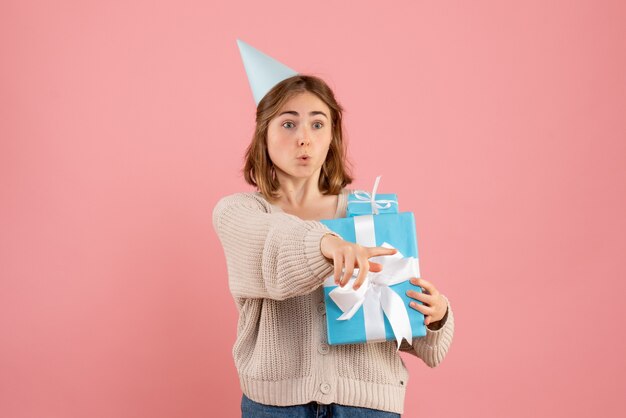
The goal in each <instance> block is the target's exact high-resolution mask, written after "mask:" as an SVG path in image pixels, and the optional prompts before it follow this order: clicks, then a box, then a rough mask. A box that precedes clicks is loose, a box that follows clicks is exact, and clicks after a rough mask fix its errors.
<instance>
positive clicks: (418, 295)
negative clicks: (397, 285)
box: [406, 290, 434, 306]
mask: <svg viewBox="0 0 626 418" xmlns="http://www.w3.org/2000/svg"><path fill="white" fill-rule="evenodd" d="M406 295H407V296H408V297H410V298H413V299H417V300H419V301H420V302H424V303H425V304H426V305H429V306H432V304H433V301H434V297H433V296H431V295H427V294H426V293H423V292H418V291H416V290H407V291H406Z"/></svg>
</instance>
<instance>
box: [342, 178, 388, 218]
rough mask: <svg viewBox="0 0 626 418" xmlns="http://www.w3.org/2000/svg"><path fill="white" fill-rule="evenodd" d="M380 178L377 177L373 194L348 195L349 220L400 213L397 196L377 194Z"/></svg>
mask: <svg viewBox="0 0 626 418" xmlns="http://www.w3.org/2000/svg"><path fill="white" fill-rule="evenodd" d="M379 181H380V176H378V177H376V182H375V183H374V189H373V190H372V193H368V192H366V191H362V190H356V191H354V192H353V193H350V194H349V195H348V208H347V209H346V215H347V217H348V218H350V217H353V216H359V215H378V214H384V213H398V212H399V209H398V196H397V195H395V194H376V190H377V189H378V182H379Z"/></svg>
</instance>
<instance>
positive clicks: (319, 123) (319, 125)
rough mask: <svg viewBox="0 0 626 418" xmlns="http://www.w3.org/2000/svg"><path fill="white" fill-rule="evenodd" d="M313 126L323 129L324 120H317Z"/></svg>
mask: <svg viewBox="0 0 626 418" xmlns="http://www.w3.org/2000/svg"><path fill="white" fill-rule="evenodd" d="M313 126H315V127H316V128H317V129H322V127H323V126H324V125H323V124H322V122H315V123H314V124H313Z"/></svg>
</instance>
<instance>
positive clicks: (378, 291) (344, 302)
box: [324, 215, 420, 349]
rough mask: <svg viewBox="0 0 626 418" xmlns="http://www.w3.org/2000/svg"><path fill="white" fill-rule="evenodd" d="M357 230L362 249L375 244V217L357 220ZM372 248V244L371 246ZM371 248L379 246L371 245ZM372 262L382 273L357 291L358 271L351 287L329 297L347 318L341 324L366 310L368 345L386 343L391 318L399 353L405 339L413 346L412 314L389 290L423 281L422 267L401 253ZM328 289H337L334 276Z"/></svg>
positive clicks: (371, 275)
mask: <svg viewBox="0 0 626 418" xmlns="http://www.w3.org/2000/svg"><path fill="white" fill-rule="evenodd" d="M354 220H355V230H356V231H357V234H356V236H357V242H358V243H359V244H361V245H365V244H362V242H363V241H362V240H365V238H367V241H373V242H374V243H375V241H376V240H375V236H373V234H374V218H373V216H372V215H363V216H356V217H355V218H354ZM368 244H369V243H368ZM367 246H375V244H374V245H367ZM382 246H383V247H385V248H394V247H393V246H392V245H390V244H388V243H386V242H385V243H383V245H382ZM370 260H372V261H373V262H376V263H380V264H382V265H383V270H382V271H380V272H371V271H369V272H368V273H367V275H366V276H365V280H364V282H363V284H362V285H361V287H360V288H359V289H358V290H354V289H353V286H354V282H355V281H356V278H357V277H358V275H359V269H358V268H355V269H354V272H353V273H352V277H351V278H350V280H349V282H348V284H346V286H345V287H343V288H342V287H340V286H337V287H336V288H335V289H333V290H332V291H331V292H330V293H329V296H330V298H331V299H332V300H333V302H335V303H336V304H337V306H338V307H339V309H341V311H342V312H343V314H342V315H341V316H340V317H339V318H338V320H341V321H345V320H349V319H350V318H352V317H353V316H354V314H355V313H356V312H357V311H358V310H359V308H360V307H361V306H363V316H364V321H365V338H366V340H367V341H373V340H379V341H380V340H385V339H386V338H385V337H386V335H385V321H384V317H383V314H384V315H385V316H387V319H388V320H389V323H390V324H391V329H392V330H393V334H394V337H395V338H396V342H397V343H398V349H400V345H401V344H402V339H403V338H405V339H406V340H407V341H408V342H409V344H410V343H411V340H412V338H413V335H412V330H411V322H410V320H409V313H408V312H407V309H406V306H405V305H404V301H403V300H402V298H401V297H400V296H399V295H398V294H397V293H396V292H394V291H393V290H391V289H390V288H389V286H392V285H394V284H398V283H402V282H403V281H405V280H408V279H410V278H412V277H419V276H420V272H419V263H418V259H417V258H415V257H404V256H403V255H402V254H401V253H400V252H399V251H398V252H396V253H395V254H393V255H385V256H377V257H372V258H371V259H370ZM324 286H327V287H328V286H335V279H334V276H330V277H328V278H327V279H326V281H325V282H324Z"/></svg>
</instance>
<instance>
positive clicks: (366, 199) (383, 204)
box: [350, 176, 398, 215]
mask: <svg viewBox="0 0 626 418" xmlns="http://www.w3.org/2000/svg"><path fill="white" fill-rule="evenodd" d="M379 182H380V176H378V177H376V181H375V182H374V188H373V189H372V193H371V194H370V193H368V192H365V191H362V190H356V191H354V192H353V193H352V194H353V195H354V197H355V198H356V199H357V200H353V201H351V202H350V204H353V203H368V204H370V205H371V206H372V214H374V215H378V209H389V208H390V207H391V205H392V204H396V205H397V204H398V202H397V201H395V200H390V199H376V190H377V189H378V183H379Z"/></svg>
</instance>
